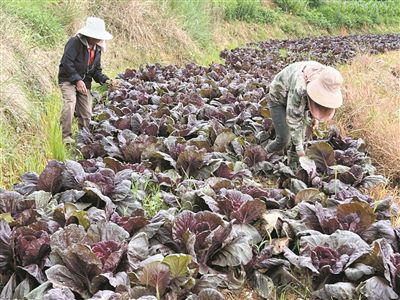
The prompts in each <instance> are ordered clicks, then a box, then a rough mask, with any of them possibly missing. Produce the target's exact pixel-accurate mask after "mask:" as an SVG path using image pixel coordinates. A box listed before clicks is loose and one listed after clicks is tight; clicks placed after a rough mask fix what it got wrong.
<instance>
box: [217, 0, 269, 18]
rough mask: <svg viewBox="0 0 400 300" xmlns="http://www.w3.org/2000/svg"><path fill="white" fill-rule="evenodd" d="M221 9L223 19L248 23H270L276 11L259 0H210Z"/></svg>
mask: <svg viewBox="0 0 400 300" xmlns="http://www.w3.org/2000/svg"><path fill="white" fill-rule="evenodd" d="M211 1H212V3H213V5H215V6H216V7H219V8H221V9H222V10H223V15H224V19H225V20H228V21H231V20H238V21H245V22H248V23H272V22H274V21H275V20H276V17H277V12H275V11H274V10H272V9H269V8H267V7H265V6H263V5H262V3H261V1H260V0H211Z"/></svg>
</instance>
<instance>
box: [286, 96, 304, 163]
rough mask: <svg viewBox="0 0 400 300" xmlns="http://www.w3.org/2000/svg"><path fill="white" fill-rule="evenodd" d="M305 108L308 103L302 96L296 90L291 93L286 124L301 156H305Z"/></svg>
mask: <svg viewBox="0 0 400 300" xmlns="http://www.w3.org/2000/svg"><path fill="white" fill-rule="evenodd" d="M305 108H306V102H305V101H303V99H302V97H301V95H299V94H298V92H297V91H296V90H291V91H289V93H288V99H287V105H286V122H287V125H288V127H289V131H290V136H291V138H292V143H293V144H294V145H295V147H296V152H297V154H298V155H299V156H303V155H304V146H303V142H304V129H305V125H304V112H305Z"/></svg>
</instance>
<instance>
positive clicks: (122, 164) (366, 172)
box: [0, 34, 400, 300]
mask: <svg viewBox="0 0 400 300" xmlns="http://www.w3.org/2000/svg"><path fill="white" fill-rule="evenodd" d="M399 48H400V35H399V34H397V35H395V34H393V35H365V36H347V37H320V38H314V39H311V38H307V39H301V40H283V41H280V40H272V41H266V42H261V43H254V44H249V45H247V46H246V47H243V48H238V49H234V50H225V51H223V52H222V53H221V57H222V58H223V59H224V60H225V63H224V64H212V65H210V66H207V67H203V66H200V65H196V64H187V65H185V66H184V67H178V66H175V65H166V66H162V65H158V64H155V65H146V66H142V67H140V68H139V69H138V70H133V69H128V70H126V71H125V72H124V73H122V74H120V75H119V81H118V84H117V85H116V86H114V87H112V88H111V89H110V90H109V91H108V94H107V97H106V98H103V99H101V101H99V102H98V103H97V104H96V106H95V108H94V117H93V120H92V122H91V128H90V130H89V131H88V130H84V131H81V132H79V133H78V136H77V148H78V150H79V152H80V153H81V154H82V156H83V158H84V159H82V160H79V161H72V160H69V161H66V162H59V161H49V163H48V165H47V166H46V168H45V170H44V171H43V172H42V173H41V174H35V173H26V174H24V175H23V176H22V177H21V182H19V183H17V184H15V185H14V188H13V191H6V190H1V189H0V271H1V281H2V283H3V286H2V287H1V294H0V299H14V298H18V299H22V298H24V297H25V299H32V300H34V299H45V300H63V299H65V300H67V299H68V300H71V299H99V300H100V299H104V300H105V299H141V300H145V299H193V300H194V299H199V300H206V299H216V300H217V299H224V296H223V295H224V293H223V292H224V290H226V289H234V290H235V289H241V288H243V287H244V286H246V287H251V288H252V289H254V290H255V291H256V292H257V293H258V294H259V296H260V297H262V298H264V299H274V297H276V296H279V294H280V291H281V287H283V286H287V285H288V284H290V285H294V286H296V285H298V286H299V287H302V286H303V283H302V280H301V277H299V274H301V276H303V277H309V278H311V279H312V286H310V287H308V289H309V290H310V295H305V296H304V297H305V298H306V299H309V298H313V299H369V300H375V299H379V300H385V299H398V298H399V297H400V253H399V249H400V227H397V228H396V227H394V225H393V224H394V223H392V222H391V221H392V219H393V216H396V215H398V214H399V213H400V210H399V207H398V205H397V204H396V203H394V202H393V201H392V199H391V198H383V199H373V198H372V197H371V196H368V193H367V190H368V189H370V188H372V187H375V186H376V185H379V184H382V183H386V182H387V180H386V179H385V178H384V177H383V176H381V175H379V174H376V172H375V171H376V170H375V167H374V166H373V165H372V164H371V161H370V158H369V157H368V155H367V152H366V145H365V143H364V141H363V140H361V139H352V138H350V137H343V136H342V135H341V133H340V132H339V130H338V129H337V128H336V127H335V126H331V127H329V128H328V127H326V128H323V129H324V130H320V131H319V132H318V134H314V136H313V137H312V139H309V140H308V142H307V150H306V154H307V155H306V156H305V157H302V158H301V159H300V165H301V167H300V169H299V170H292V169H290V168H289V167H288V165H287V158H286V156H284V155H283V154H282V155H280V154H267V153H266V152H265V150H264V146H265V145H266V143H267V142H268V141H269V140H270V139H273V138H274V128H273V125H272V121H271V119H270V115H269V111H268V109H267V108H266V99H265V96H266V94H267V91H268V85H269V82H270V81H271V79H272V78H273V76H274V75H275V74H276V73H277V72H279V71H280V70H281V69H282V68H284V67H285V66H286V65H288V64H290V63H292V62H295V61H301V60H309V59H312V60H317V61H319V62H321V63H323V64H327V65H336V64H343V63H348V62H349V61H350V60H351V59H352V58H353V57H354V56H355V55H356V54H357V53H360V52H361V53H370V54H375V53H380V52H384V51H388V50H395V49H399ZM311 134H312V133H311Z"/></svg>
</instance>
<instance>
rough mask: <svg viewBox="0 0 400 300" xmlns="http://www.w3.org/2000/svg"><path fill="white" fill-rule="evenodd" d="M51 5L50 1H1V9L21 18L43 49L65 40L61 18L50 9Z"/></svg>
mask: <svg viewBox="0 0 400 300" xmlns="http://www.w3.org/2000/svg"><path fill="white" fill-rule="evenodd" d="M53 2H54V1H53ZM51 3H52V1H50V0H35V1H29V0H0V8H1V9H3V10H4V11H6V12H7V13H9V14H12V15H16V16H17V17H19V18H20V20H22V22H23V23H24V24H25V25H26V26H27V30H29V31H30V32H31V35H32V36H33V37H34V41H35V42H36V43H37V44H38V45H39V46H41V47H48V46H54V45H56V44H57V43H59V42H60V41H62V40H63V39H64V38H65V32H64V28H63V26H62V24H61V20H60V18H59V17H57V16H55V15H54V14H53V11H52V9H50V7H49V5H50V4H51Z"/></svg>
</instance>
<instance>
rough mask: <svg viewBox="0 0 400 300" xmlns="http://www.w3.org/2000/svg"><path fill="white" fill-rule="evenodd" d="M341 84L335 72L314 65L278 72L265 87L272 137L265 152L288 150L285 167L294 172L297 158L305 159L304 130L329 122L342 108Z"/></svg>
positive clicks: (301, 65)
mask: <svg viewBox="0 0 400 300" xmlns="http://www.w3.org/2000/svg"><path fill="white" fill-rule="evenodd" d="M342 83H343V77H342V76H341V75H340V73H339V71H337V70H336V69H334V68H332V67H328V66H324V65H322V64H320V63H318V62H315V61H303V62H296V63H293V64H291V65H289V66H287V67H286V68H284V69H283V70H282V71H280V72H279V73H278V74H277V75H276V76H275V78H274V79H273V80H272V82H271V84H270V87H269V95H268V98H269V102H268V108H269V110H270V112H271V118H272V122H273V124H274V128H275V133H276V137H275V140H273V141H272V142H271V143H270V144H268V145H267V147H266V151H267V152H268V153H273V152H278V151H281V150H284V149H288V148H289V149H288V159H289V164H290V165H291V166H292V167H293V168H296V167H297V163H298V157H301V156H304V155H305V152H304V145H303V140H304V137H305V130H306V128H307V127H308V126H311V127H312V128H313V129H315V128H317V127H318V124H319V122H324V121H328V120H330V119H332V118H333V115H334V114H335V110H336V109H337V108H338V107H340V106H341V105H342V102H343V98H342V92H341V86H342ZM290 141H291V147H289V146H290V145H289V144H290ZM296 154H297V155H296Z"/></svg>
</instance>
